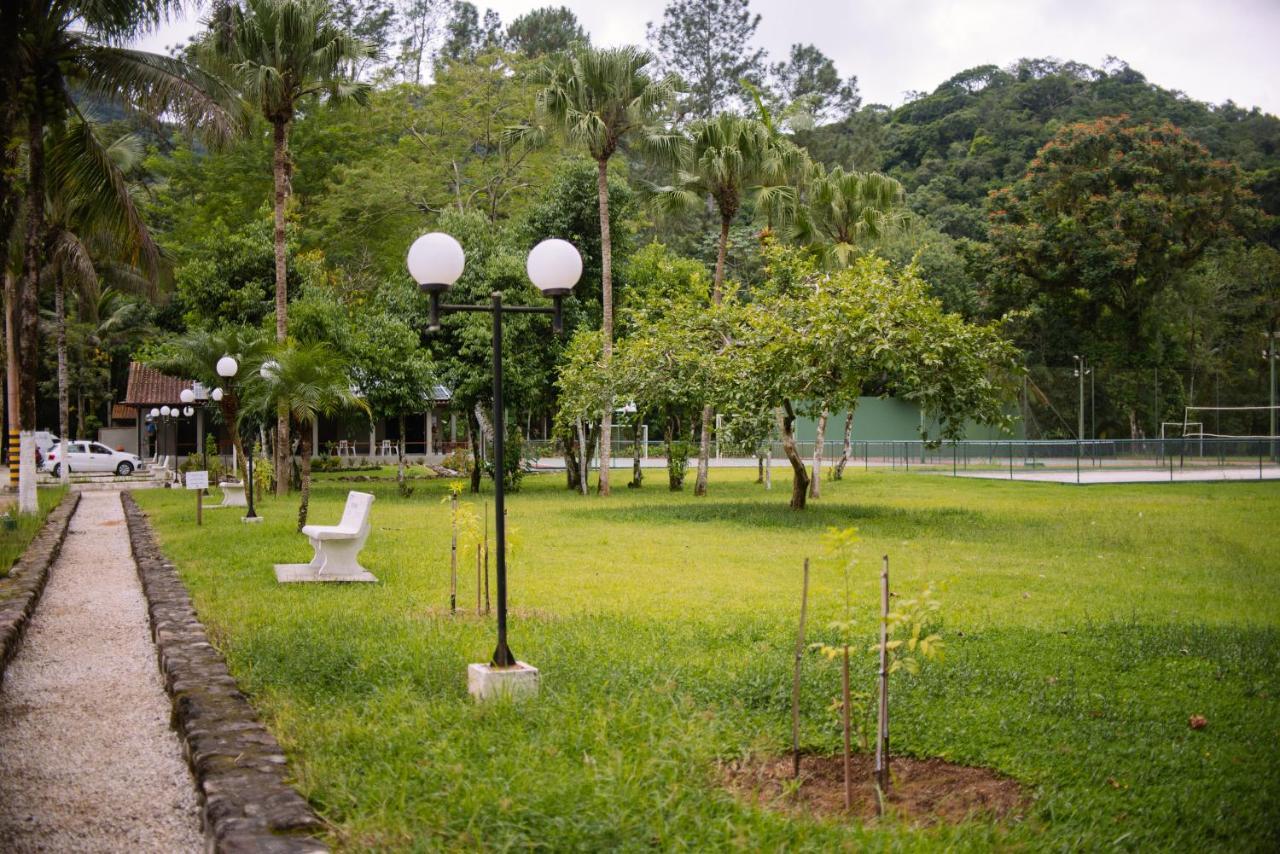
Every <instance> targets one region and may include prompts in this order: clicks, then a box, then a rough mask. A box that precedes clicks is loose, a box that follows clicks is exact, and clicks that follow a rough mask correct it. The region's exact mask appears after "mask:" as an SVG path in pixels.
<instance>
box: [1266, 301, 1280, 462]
mask: <svg viewBox="0 0 1280 854" xmlns="http://www.w3.org/2000/svg"><path fill="white" fill-rule="evenodd" d="M1277 337H1278V336H1277V333H1276V330H1275V327H1274V326H1272V328H1271V332H1270V334H1269V340H1268V342H1267V349H1265V350H1263V351H1262V355H1263V356H1264V357H1265V358H1266V360H1267V363H1268V365H1269V366H1270V369H1271V372H1270V381H1269V383H1268V386H1267V389H1268V393H1269V394H1268V396H1269V398H1270V404H1271V408H1270V409H1269V410H1267V414H1268V415H1269V416H1270V419H1269V424H1270V427H1271V429H1270V430H1269V431H1268V433H1267V435H1268V437H1269V438H1270V440H1271V441H1270V444H1271V459H1273V460H1274V459H1275V458H1276V357H1277V355H1280V354H1277V353H1276V338H1277Z"/></svg>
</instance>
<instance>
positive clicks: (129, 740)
mask: <svg viewBox="0 0 1280 854" xmlns="http://www.w3.org/2000/svg"><path fill="white" fill-rule="evenodd" d="M169 713H170V709H169V699H168V697H167V695H166V694H165V692H164V686H163V685H162V684H161V681H160V674H159V671H158V670H157V667H156V654H155V647H154V646H153V645H152V643H151V634H150V630H149V628H148V626H147V611H146V605H145V602H144V600H143V596H142V588H141V587H140V586H139V584H138V576H137V572H136V570H135V568H134V563H133V557H132V555H131V553H130V550H129V538H128V533H127V529H126V527H125V521H124V513H123V511H122V509H121V506H120V496H119V494H117V493H114V492H98V493H94V492H89V493H85V494H84V496H83V497H82V498H81V500H80V507H79V509H77V511H76V515H75V517H74V518H72V520H71V527H70V530H69V532H68V535H67V539H66V542H65V543H64V545H63V547H62V553H61V555H59V557H58V560H57V561H56V562H55V563H54V565H53V567H52V568H51V570H50V573H49V584H48V586H47V587H46V588H45V591H44V596H43V597H42V598H41V600H40V604H39V605H38V606H37V607H36V611H35V617H34V619H33V620H32V622H31V624H30V625H29V626H28V628H27V633H26V636H25V638H24V639H23V641H22V646H21V647H20V648H19V650H18V654H17V656H16V657H15V658H14V660H13V662H12V663H11V664H10V665H9V668H8V671H7V672H6V674H5V677H4V682H3V684H2V685H0V851H4V852H23V851H75V852H81V851H129V852H135V851H163V852H187V851H190V852H199V851H202V850H203V849H204V838H203V836H202V835H201V832H200V814H199V807H198V804H197V802H196V790H195V784H194V783H193V782H192V779H191V774H190V772H189V771H188V769H187V766H186V763H185V761H184V760H183V758H182V752H181V748H180V747H179V743H178V739H177V737H176V736H175V734H174V733H173V731H172V730H171V729H170V728H169Z"/></svg>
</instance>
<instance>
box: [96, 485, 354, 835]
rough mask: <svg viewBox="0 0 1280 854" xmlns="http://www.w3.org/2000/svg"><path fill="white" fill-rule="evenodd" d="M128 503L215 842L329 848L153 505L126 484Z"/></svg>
mask: <svg viewBox="0 0 1280 854" xmlns="http://www.w3.org/2000/svg"><path fill="white" fill-rule="evenodd" d="M121 502H122V503H123V505H124V515H125V519H126V521H127V522H128V525H129V543H130V545H131V547H132V548H133V557H134V561H135V562H136V563H137V566H138V578H139V580H140V581H141V582H142V590H143V593H144V595H145V596H146V599H147V613H148V615H149V617H150V621H151V635H152V638H153V639H154V640H155V644H156V657H157V659H158V662H159V665H160V673H161V676H162V678H163V679H164V686H165V690H166V691H167V692H168V693H169V698H170V700H171V701H172V703H173V719H172V724H173V728H174V729H175V730H176V731H177V733H178V737H179V739H181V741H182V744H183V748H184V752H185V753H186V757H187V762H188V763H189V764H190V766H191V771H192V774H193V775H194V776H195V780H196V789H197V792H198V794H199V797H200V803H201V818H202V822H203V824H204V831H205V839H206V840H207V841H208V850H209V851H212V852H218V854H240V852H270V854H276V852H279V854H302V852H323V851H328V850H329V849H328V848H327V847H326V846H325V845H324V844H323V843H322V842H320V841H318V840H316V839H314V838H313V837H311V836H308V835H307V834H309V833H314V832H316V831H319V830H320V829H321V828H322V824H321V822H320V819H319V818H317V817H316V814H315V813H314V812H312V810H311V807H310V805H308V804H307V802H306V800H305V799H303V797H302V796H301V795H299V794H298V793H297V791H295V790H294V789H293V788H292V787H291V786H290V785H289V784H288V783H286V782H285V778H284V772H285V768H286V761H285V757H284V751H282V750H281V749H280V744H279V743H278V742H277V741H276V739H275V736H273V735H272V734H271V733H270V732H269V731H268V730H267V728H266V727H264V726H263V725H262V723H261V722H260V721H259V720H258V718H257V716H256V715H255V714H254V711H253V707H252V706H250V705H249V701H248V699H247V698H246V697H245V695H244V694H242V693H241V692H240V689H239V688H238V687H237V686H236V682H235V679H233V678H232V676H231V673H230V672H229V671H228V670H227V664H226V661H224V660H223V658H222V655H221V654H220V653H219V652H218V651H217V650H216V649H215V648H214V647H213V645H212V644H210V643H209V639H208V636H207V635H206V634H205V631H204V626H203V625H202V624H201V623H200V620H199V618H198V617H196V613H195V609H194V608H193V607H192V605H191V598H190V596H189V595H188V594H187V588H186V586H185V585H184V584H183V583H182V580H181V579H180V578H178V573H177V571H176V570H175V569H174V567H173V565H172V564H171V563H169V562H168V561H167V560H166V559H165V556H164V553H163V552H161V550H160V547H159V545H158V544H157V543H156V540H155V536H154V534H153V532H152V530H151V523H150V522H149V521H148V520H147V517H146V514H145V513H143V512H142V510H141V508H139V507H138V505H137V502H135V501H134V500H133V496H132V495H130V494H129V493H128V492H124V493H121Z"/></svg>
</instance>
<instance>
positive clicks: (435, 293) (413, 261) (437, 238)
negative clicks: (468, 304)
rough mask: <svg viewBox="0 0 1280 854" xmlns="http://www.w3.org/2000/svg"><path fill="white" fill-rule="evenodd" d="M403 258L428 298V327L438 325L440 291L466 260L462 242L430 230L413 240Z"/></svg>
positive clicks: (457, 275) (435, 327) (456, 275)
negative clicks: (407, 254)
mask: <svg viewBox="0 0 1280 854" xmlns="http://www.w3.org/2000/svg"><path fill="white" fill-rule="evenodd" d="M405 262H406V264H407V265H408V267H409V275H410V276H413V280H414V281H415V282H417V283H418V287H419V288H420V289H421V290H422V291H423V292H424V293H426V294H427V295H428V296H429V297H430V298H431V316H430V320H429V323H428V326H429V328H431V329H433V330H434V329H439V328H440V294H442V293H444V292H445V291H447V290H448V289H449V288H451V287H453V283H454V282H456V281H458V277H459V276H461V275H462V269H463V267H465V266H466V263H467V256H466V254H465V253H464V252H463V251H462V244H461V243H459V242H458V241H457V240H455V239H454V238H453V237H452V236H450V235H448V234H445V233H444V232H443V231H433V232H431V233H430V234H424V235H422V236H421V237H419V238H418V239H417V240H415V241H413V245H412V246H410V247H409V256H408V258H406V259H405Z"/></svg>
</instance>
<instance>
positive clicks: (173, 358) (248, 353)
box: [142, 326, 270, 483]
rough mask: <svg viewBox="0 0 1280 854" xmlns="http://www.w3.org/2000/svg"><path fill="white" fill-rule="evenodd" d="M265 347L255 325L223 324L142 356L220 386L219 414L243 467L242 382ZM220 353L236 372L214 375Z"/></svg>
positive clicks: (264, 354) (245, 478) (258, 362)
mask: <svg viewBox="0 0 1280 854" xmlns="http://www.w3.org/2000/svg"><path fill="white" fill-rule="evenodd" d="M269 347H270V343H269V339H268V336H267V335H266V334H265V333H263V332H262V331H261V330H259V329H256V328H254V327H251V326H223V327H220V328H217V329H194V330H191V331H189V332H187V333H185V334H183V335H180V336H178V337H176V338H172V339H170V340H168V341H165V342H162V343H161V344H159V345H157V346H155V347H153V348H152V349H151V350H150V351H149V352H146V353H145V354H144V355H143V356H142V359H143V361H144V362H145V363H146V364H148V365H150V366H151V367H153V368H155V369H156V370H159V371H163V372H164V373H167V374H173V375H176V376H180V377H185V378H187V379H192V380H196V381H197V382H199V383H201V384H202V385H203V386H204V387H205V388H207V389H215V388H221V389H222V390H223V395H222V400H221V401H219V402H218V409H219V414H220V415H221V416H222V423H223V424H224V425H225V426H226V428H227V430H228V431H230V433H231V444H232V446H233V447H234V448H235V450H236V460H237V461H238V463H239V464H240V465H241V466H242V467H243V466H245V465H246V463H247V458H246V457H245V454H244V444H243V443H242V442H241V440H240V426H241V422H240V419H241V412H240V409H241V400H240V398H241V395H242V394H243V393H244V388H243V382H244V380H245V378H246V377H252V376H253V375H254V373H255V372H256V371H257V369H258V367H259V366H260V365H261V364H262V363H263V362H265V361H266V360H267V358H268V357H267V352H268V349H269ZM223 356H231V357H232V358H233V359H235V360H236V362H237V363H238V364H239V366H240V368H239V371H238V373H237V376H235V377H232V378H231V379H230V380H227V379H224V378H223V377H221V376H219V375H218V360H219V359H221V358H222V357H223ZM240 475H241V478H242V480H241V483H248V482H249V481H248V476H247V473H246V472H245V470H244V469H243V468H242V470H241V472H240Z"/></svg>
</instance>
